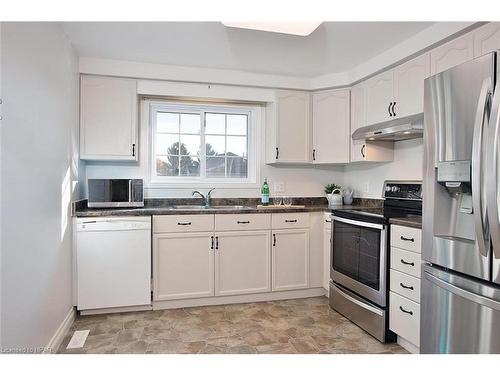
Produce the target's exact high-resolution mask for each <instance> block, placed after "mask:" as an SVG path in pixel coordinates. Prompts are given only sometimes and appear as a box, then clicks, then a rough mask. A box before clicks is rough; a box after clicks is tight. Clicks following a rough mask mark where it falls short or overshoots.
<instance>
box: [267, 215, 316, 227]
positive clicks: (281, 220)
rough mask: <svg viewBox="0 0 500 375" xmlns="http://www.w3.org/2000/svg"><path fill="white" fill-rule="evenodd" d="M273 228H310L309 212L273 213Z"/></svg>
mask: <svg viewBox="0 0 500 375" xmlns="http://www.w3.org/2000/svg"><path fill="white" fill-rule="evenodd" d="M272 226H273V229H288V228H309V213H308V212H292V213H280V214H272Z"/></svg>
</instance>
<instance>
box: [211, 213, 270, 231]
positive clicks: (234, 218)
mask: <svg viewBox="0 0 500 375" xmlns="http://www.w3.org/2000/svg"><path fill="white" fill-rule="evenodd" d="M260 229H271V214H234V215H233V214H227V215H226V214H224V215H222V214H221V215H215V230H216V231H226V230H260Z"/></svg>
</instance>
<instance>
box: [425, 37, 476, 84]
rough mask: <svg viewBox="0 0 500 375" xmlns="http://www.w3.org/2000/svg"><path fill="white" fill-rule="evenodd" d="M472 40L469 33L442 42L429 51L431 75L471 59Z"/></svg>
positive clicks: (472, 51) (472, 53) (472, 50)
mask: <svg viewBox="0 0 500 375" xmlns="http://www.w3.org/2000/svg"><path fill="white" fill-rule="evenodd" d="M473 55H474V41H473V36H472V34H471V33H469V34H466V35H464V36H462V37H460V38H457V39H453V40H452V41H451V42H448V43H446V44H443V45H442V46H440V47H437V48H436V49H434V50H432V51H431V75H434V74H437V73H440V72H443V71H445V70H447V69H450V68H452V67H454V66H457V65H460V64H462V63H464V62H466V61H469V60H472V58H473Z"/></svg>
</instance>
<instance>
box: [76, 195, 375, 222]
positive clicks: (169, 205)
mask: <svg viewBox="0 0 500 375" xmlns="http://www.w3.org/2000/svg"><path fill="white" fill-rule="evenodd" d="M258 204H259V200H258V199H256V198H237V199H225V198H214V199H213V200H212V205H213V207H214V208H209V209H206V208H200V209H193V208H190V209H183V208H182V206H183V205H190V206H193V205H201V200H199V199H197V198H185V199H184V198H165V199H159V198H158V199H156V198H155V199H146V200H145V205H144V207H141V208H88V207H87V200H81V201H77V202H74V203H73V216H76V217H99V216H151V215H200V214H238V213H240V214H250V213H287V212H331V209H329V208H328V204H327V201H326V198H324V197H308V198H307V197H306V198H293V204H294V205H302V206H305V207H303V208H302V207H293V206H291V207H282V208H279V209H278V208H272V207H269V208H257V205H258ZM377 204H378V202H375V203H374V202H368V201H367V200H366V199H359V200H356V199H355V201H354V204H353V205H345V206H340V207H336V208H335V209H352V208H354V207H355V208H358V209H359V208H362V207H366V208H373V206H374V205H377ZM173 206H176V207H175V208H174V207H173ZM218 206H219V207H218ZM220 206H240V207H238V208H235V207H220Z"/></svg>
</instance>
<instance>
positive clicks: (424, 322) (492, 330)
mask: <svg viewBox="0 0 500 375" xmlns="http://www.w3.org/2000/svg"><path fill="white" fill-rule="evenodd" d="M421 317H422V318H421V323H420V342H421V344H420V350H421V353H457V354H458V353H464V354H465V353H497V354H498V353H500V334H499V332H500V288H495V287H493V286H490V285H487V284H483V283H480V282H476V281H474V280H473V279H469V278H465V277H462V276H458V275H456V274H452V273H449V272H445V271H443V270H440V269H437V268H434V267H431V266H429V265H427V264H425V265H423V267H422V304H421Z"/></svg>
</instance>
